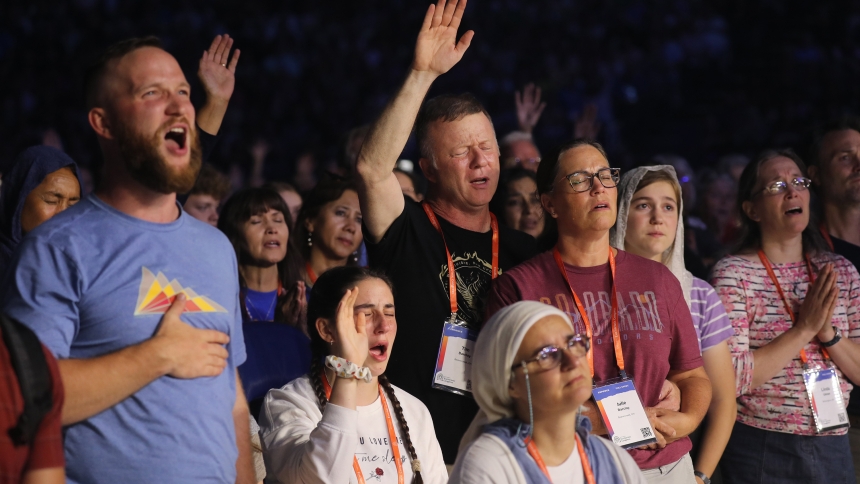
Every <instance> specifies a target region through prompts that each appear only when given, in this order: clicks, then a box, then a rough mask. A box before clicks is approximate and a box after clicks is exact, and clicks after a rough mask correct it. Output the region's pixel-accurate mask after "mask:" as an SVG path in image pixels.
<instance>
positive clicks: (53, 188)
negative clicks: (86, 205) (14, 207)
mask: <svg viewBox="0 0 860 484" xmlns="http://www.w3.org/2000/svg"><path fill="white" fill-rule="evenodd" d="M80 199H81V185H80V184H79V183H78V179H77V177H75V173H74V171H72V169H71V168H69V167H65V168H60V169H59V170H57V171H55V172H53V173H49V174H48V176H46V177H45V179H44V180H42V183H40V184H39V185H38V186H36V188H34V189H33V191H31V192H30V194H29V195H27V198H26V199H25V200H24V208H23V209H22V210H21V235H26V234H27V233H29V232H30V231H32V230H33V229H35V228H36V227H38V226H39V225H42V224H43V223H44V222H45V221H47V220H49V219H50V218H51V217H53V216H54V215H56V214H58V213H60V212H62V211H63V210H65V209H67V208H69V207H71V206H72V205H74V204H76V203H78V201H80Z"/></svg>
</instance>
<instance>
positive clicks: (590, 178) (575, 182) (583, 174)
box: [565, 168, 621, 193]
mask: <svg viewBox="0 0 860 484" xmlns="http://www.w3.org/2000/svg"><path fill="white" fill-rule="evenodd" d="M565 178H566V179H567V182H568V183H570V188H573V191H574V192H577V193H580V192H587V191H588V190H591V187H593V186H594V179H595V178H597V179H598V180H600V184H601V185H603V186H604V187H605V188H615V187H616V186H617V185H618V180H619V179H620V178H621V168H602V169H600V170H597V172H596V173H591V172H587V171H577V172H573V173H571V174H570V175H567V176H565Z"/></svg>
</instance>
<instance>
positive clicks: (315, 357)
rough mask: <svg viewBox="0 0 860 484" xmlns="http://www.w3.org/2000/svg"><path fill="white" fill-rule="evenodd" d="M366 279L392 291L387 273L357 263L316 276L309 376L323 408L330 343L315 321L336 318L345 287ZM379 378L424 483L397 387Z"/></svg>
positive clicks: (418, 483) (416, 481)
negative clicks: (378, 282)
mask: <svg viewBox="0 0 860 484" xmlns="http://www.w3.org/2000/svg"><path fill="white" fill-rule="evenodd" d="M367 279H379V280H381V281H382V282H384V283H385V284H386V285H387V286H388V288H389V289H390V290H392V292H393V287H392V285H391V280H389V279H388V277H386V276H385V275H384V274H382V273H380V272H376V271H374V270H371V269H367V268H364V267H356V266H342V267H335V268H333V269H329V270H327V271H326V272H324V273H323V274H322V275H320V277H319V279H317V282H316V283H315V284H314V289H313V291H312V292H311V299H310V301H309V302H308V334H309V335H310V337H311V355H312V360H311V369H310V372H309V373H308V378H309V379H310V382H311V386H312V387H313V389H314V393H315V394H316V396H317V400H319V406H320V411H321V412H322V411H324V410H325V406H326V404H327V403H328V398H326V395H325V387H324V385H323V381H322V375H323V371H324V369H325V367H324V365H323V359H324V358H325V357H326V356H328V354H329V345H328V344H327V343H326V342H325V340H323V339H322V336H320V334H319V332H318V331H317V328H316V322H317V320H318V319H320V318H322V319H326V320H329V321H333V320H334V318H335V316H336V314H337V306H338V304H340V300H341V299H342V298H343V296H344V294H346V291H347V290H348V289H351V288H353V287H355V286H356V285H357V284H358V283H359V282H361V281H364V280H367ZM378 380H379V384H380V385H382V389H383V390H384V391H385V394H386V395H387V396H388V398H389V399H390V400H391V405H392V407H394V414H395V416H396V417H397V423H398V425H400V430H401V431H402V432H403V435H402V437H403V442H404V443H405V444H406V449H407V450H408V451H409V458H410V460H411V461H412V472H413V474H414V477H413V479H412V484H424V479H423V477H422V476H421V466H420V465H419V463H418V454H417V453H416V452H415V446H414V445H413V444H412V437H411V436H410V435H409V425H408V424H407V423H406V417H405V416H404V415H403V407H402V406H401V405H400V400H398V399H397V396H396V395H395V394H394V387H392V386H391V383H390V382H389V381H388V377H386V376H385V375H379V378H378Z"/></svg>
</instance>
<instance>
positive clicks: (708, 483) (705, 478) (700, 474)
mask: <svg viewBox="0 0 860 484" xmlns="http://www.w3.org/2000/svg"><path fill="white" fill-rule="evenodd" d="M693 475H695V476H696V477H698V478H699V479H701V480H702V482H704V483H705V484H711V478H710V477H708V476H706V475H705V473H704V472H699V471H694V472H693Z"/></svg>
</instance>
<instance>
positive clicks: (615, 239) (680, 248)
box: [609, 165, 693, 307]
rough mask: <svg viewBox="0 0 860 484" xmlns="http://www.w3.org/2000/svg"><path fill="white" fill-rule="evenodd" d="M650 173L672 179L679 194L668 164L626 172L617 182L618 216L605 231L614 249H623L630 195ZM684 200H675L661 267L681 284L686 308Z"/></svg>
mask: <svg viewBox="0 0 860 484" xmlns="http://www.w3.org/2000/svg"><path fill="white" fill-rule="evenodd" d="M652 171H662V172H664V173H666V174H668V175H669V176H670V177H671V178H672V183H674V184H675V188H677V189H678V192H679V193H680V191H681V184H680V183H678V176H677V175H676V174H675V168H673V167H672V166H671V165H655V166H643V167H639V168H635V169H633V170H630V171H628V172H627V173H625V174H624V176H622V177H621V182H620V183H619V184H618V217H617V218H616V220H615V226H614V227H612V230H611V231H610V232H609V243H610V245H612V246H613V247H615V248H616V249H621V250H624V236H625V235H626V234H627V216H628V214H629V212H630V201H631V200H632V199H633V194H634V193H636V191H637V189H638V188H639V182H640V181H642V178H643V177H644V176H645V175H646V174H647V173H648V172H652ZM683 213H684V200H683V197H682V200H678V228H677V229H676V230H675V242H674V243H673V244H672V245H671V246H670V247H669V248H668V249H666V251H665V252H663V264H664V265H665V266H666V267H668V268H669V270H670V271H672V274H675V277H677V278H678V280H679V281H680V282H681V289H682V290H683V291H684V300H686V301H687V307H690V293H691V292H692V290H693V274H690V272H689V271H688V270H687V268H686V267H685V266H684V218H683V215H682V214H683Z"/></svg>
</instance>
